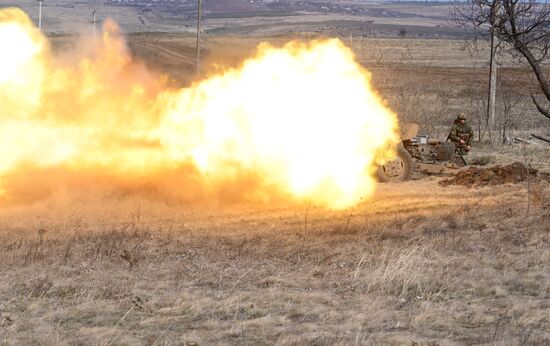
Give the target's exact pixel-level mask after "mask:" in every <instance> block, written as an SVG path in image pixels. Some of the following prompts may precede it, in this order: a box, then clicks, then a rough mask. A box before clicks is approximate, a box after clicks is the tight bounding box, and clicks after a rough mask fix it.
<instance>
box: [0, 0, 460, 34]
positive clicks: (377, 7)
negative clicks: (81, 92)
mask: <svg viewBox="0 0 550 346" xmlns="http://www.w3.org/2000/svg"><path fill="white" fill-rule="evenodd" d="M326 3H328V2H326ZM249 4H250V3H249ZM4 6H19V7H21V8H22V9H23V10H25V11H27V12H28V13H29V14H30V15H31V17H32V18H33V19H34V20H37V17H38V6H37V3H36V1H33V0H21V1H10V0H3V1H2V2H1V3H0V7H4ZM93 9H97V15H98V18H99V19H100V20H104V19H106V18H112V19H114V20H115V21H116V22H118V23H119V24H120V25H121V27H122V29H123V31H125V32H158V31H160V32H191V31H193V30H195V23H196V13H195V9H194V8H193V7H192V6H189V5H178V3H168V4H165V5H159V4H156V5H154V6H113V5H105V4H93V3H91V2H86V1H78V2H75V1H68V0H51V1H47V2H45V3H44V30H45V31H47V32H49V33H70V32H75V31H81V30H83V28H85V27H86V26H88V27H91V18H92V17H91V16H92V10H93ZM449 16H450V5H449V4H448V3H428V4H426V3H402V4H400V3H389V2H388V3H376V2H372V3H370V2H369V3H353V4H346V3H341V2H334V3H333V5H331V6H328V7H327V6H325V5H323V3H319V2H313V1H309V2H307V1H305V2H289V3H273V4H267V5H253V6H248V5H246V3H243V2H241V3H239V4H238V6H236V5H235V6H229V5H227V4H222V3H219V2H218V3H209V4H205V11H204V30H205V32H208V33H217V34H247V35H257V36H272V35H285V34H292V33H304V32H306V33H307V32H313V33H318V34H322V35H326V36H349V35H355V36H367V37H399V36H401V37H402V36H405V37H410V38H418V37H424V38H427V37H432V38H439V37H447V38H459V37H464V36H467V35H469V33H468V31H466V30H464V29H462V28H459V27H457V26H456V25H455V24H453V23H452V21H451V20H450V17H449Z"/></svg>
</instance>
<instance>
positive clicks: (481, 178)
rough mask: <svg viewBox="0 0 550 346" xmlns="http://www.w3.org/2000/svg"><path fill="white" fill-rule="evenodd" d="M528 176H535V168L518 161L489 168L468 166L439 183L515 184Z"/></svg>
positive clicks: (468, 184)
mask: <svg viewBox="0 0 550 346" xmlns="http://www.w3.org/2000/svg"><path fill="white" fill-rule="evenodd" d="M529 177H532V178H535V177H537V170H536V169H533V168H528V167H526V166H524V165H523V164H522V163H520V162H514V163H512V164H509V165H506V166H500V165H497V166H493V167H489V168H479V167H468V168H467V169H465V170H462V171H460V172H458V173H457V174H456V175H455V176H454V177H452V178H449V179H445V180H442V181H440V182H439V184H440V185H442V186H448V185H464V186H468V187H472V186H487V185H502V184H516V183H520V182H522V181H526V180H527V179H528V178H529Z"/></svg>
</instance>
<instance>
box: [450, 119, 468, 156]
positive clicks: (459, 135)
mask: <svg viewBox="0 0 550 346" xmlns="http://www.w3.org/2000/svg"><path fill="white" fill-rule="evenodd" d="M459 121H460V119H456V120H455V122H454V124H453V126H452V127H451V133H450V134H449V140H451V142H454V143H456V144H458V145H460V140H461V139H462V140H463V141H464V142H465V145H471V144H470V142H471V141H472V138H474V130H472V127H471V126H470V125H468V123H464V125H462V124H461V123H460V122H459ZM460 153H461V154H462V155H468V150H466V148H465V147H461V148H460Z"/></svg>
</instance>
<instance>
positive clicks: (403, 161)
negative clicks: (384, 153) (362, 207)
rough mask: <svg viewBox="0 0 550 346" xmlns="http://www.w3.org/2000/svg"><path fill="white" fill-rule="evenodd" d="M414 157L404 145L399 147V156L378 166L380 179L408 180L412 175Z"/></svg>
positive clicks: (385, 180)
mask: <svg viewBox="0 0 550 346" xmlns="http://www.w3.org/2000/svg"><path fill="white" fill-rule="evenodd" d="M411 168H412V157H411V154H409V152H408V151H407V150H406V149H405V148H404V147H403V146H398V147H397V156H396V157H395V158H394V159H393V160H390V161H388V162H386V163H385V164H383V165H381V166H379V167H378V172H377V175H378V180H380V181H381V182H392V181H406V180H409V178H410V176H411Z"/></svg>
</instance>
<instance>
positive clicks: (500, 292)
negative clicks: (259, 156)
mask: <svg viewBox="0 0 550 346" xmlns="http://www.w3.org/2000/svg"><path fill="white" fill-rule="evenodd" d="M544 191H545V193H546V194H545V195H544V196H547V193H548V186H545V190H544ZM525 201H526V193H525V187H523V186H520V185H518V186H503V187H498V188H496V189H495V188H491V189H477V190H464V189H461V188H441V187H439V186H438V185H437V182H436V179H424V180H420V181H412V182H409V183H404V184H394V185H384V186H382V187H381V189H380V190H379V192H378V194H377V197H376V199H374V200H372V201H368V202H365V203H364V204H362V205H361V206H359V207H357V208H354V209H352V210H348V211H345V212H330V211H325V210H321V209H317V208H313V207H311V208H310V209H309V210H307V209H308V207H307V206H305V205H293V206H282V205H244V206H226V207H212V208H199V207H196V206H190V205H165V204H164V203H162V202H160V201H155V200H151V199H143V198H137V197H136V198H130V199H127V198H112V197H108V198H105V199H103V198H101V197H98V198H94V199H90V198H89V197H82V196H77V197H75V198H74V199H70V200H66V199H65V198H63V199H55V198H52V199H51V200H49V201H48V202H44V203H42V204H37V205H34V206H32V207H19V208H16V207H12V208H8V209H4V210H3V211H2V212H1V219H0V220H1V221H0V225H1V227H0V230H1V231H0V251H1V252H0V263H2V264H1V267H0V302H1V303H0V316H1V317H0V343H4V344H10V345H11V344H102V345H109V344H143V345H148V344H166V345H171V344H180V345H181V344H187V345H191V344H194V343H197V344H208V345H212V344H284V345H292V344H295V345H304V344H311V345H333V344H341V345H349V344H372V343H382V344H411V343H414V342H416V343H423V344H464V343H465V344H499V345H507V344H531V345H534V344H539V345H542V344H548V342H550V333H549V330H550V320H549V315H548V311H549V309H550V274H549V273H550V267H549V264H550V222H549V221H550V220H549V216H548V209H544V208H543V206H544V205H545V204H544V203H540V204H539V206H538V207H537V208H536V210H535V211H534V212H532V213H531V215H530V216H529V217H526V216H525V206H526V203H525ZM306 210H307V213H308V217H307V218H306V217H305V215H306Z"/></svg>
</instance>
